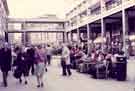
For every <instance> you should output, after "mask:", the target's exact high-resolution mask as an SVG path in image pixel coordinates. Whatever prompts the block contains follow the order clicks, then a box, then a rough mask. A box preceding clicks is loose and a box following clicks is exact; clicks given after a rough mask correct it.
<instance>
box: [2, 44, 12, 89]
mask: <svg viewBox="0 0 135 91" xmlns="http://www.w3.org/2000/svg"><path fill="white" fill-rule="evenodd" d="M11 60H12V58H11V49H10V48H8V44H7V43H5V45H4V48H2V49H1V50H0V68H1V71H2V76H3V84H4V86H5V87H7V76H8V72H9V71H10V70H11V63H12V62H11Z"/></svg>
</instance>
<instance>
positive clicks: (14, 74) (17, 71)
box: [13, 68, 22, 79]
mask: <svg viewBox="0 0 135 91" xmlns="http://www.w3.org/2000/svg"><path fill="white" fill-rule="evenodd" d="M21 75H22V72H21V70H19V69H18V68H16V69H15V71H14V73H13V76H14V77H15V78H16V79H19V78H20V77H21Z"/></svg>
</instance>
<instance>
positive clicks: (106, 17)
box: [66, 0, 135, 53]
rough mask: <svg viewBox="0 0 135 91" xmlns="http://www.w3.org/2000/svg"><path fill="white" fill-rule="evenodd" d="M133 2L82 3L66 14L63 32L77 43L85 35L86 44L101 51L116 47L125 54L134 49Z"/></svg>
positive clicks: (93, 0) (100, 0)
mask: <svg viewBox="0 0 135 91" xmlns="http://www.w3.org/2000/svg"><path fill="white" fill-rule="evenodd" d="M134 14H135V0H84V1H82V2H81V3H80V4H78V5H77V6H76V7H75V8H73V9H72V10H71V11H70V12H68V13H67V14H66V17H67V19H68V22H66V31H67V35H69V37H71V38H68V39H69V40H71V41H73V37H74V36H73V33H76V36H77V38H78V42H80V41H81V39H82V38H80V35H81V34H85V35H86V33H87V44H88V45H89V44H91V43H95V44H99V45H100V46H101V49H102V50H104V49H107V48H106V47H108V49H110V48H109V47H111V48H113V47H116V46H119V47H118V48H119V49H122V50H123V51H125V52H126V53H127V50H128V49H129V47H130V46H132V49H135V45H134V44H135V41H134V40H135V37H133V36H135V32H134V31H135V27H134V26H135V16H134Z"/></svg>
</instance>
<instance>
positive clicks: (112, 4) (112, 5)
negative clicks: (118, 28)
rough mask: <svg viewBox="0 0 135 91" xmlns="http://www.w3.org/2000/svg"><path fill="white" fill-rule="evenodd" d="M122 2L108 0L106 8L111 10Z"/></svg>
mask: <svg viewBox="0 0 135 91" xmlns="http://www.w3.org/2000/svg"><path fill="white" fill-rule="evenodd" d="M121 4H122V0H108V1H107V2H106V3H105V6H106V7H105V8H106V10H110V9H112V8H115V7H117V6H119V5H121Z"/></svg>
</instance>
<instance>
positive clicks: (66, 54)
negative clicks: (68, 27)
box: [61, 44, 72, 76]
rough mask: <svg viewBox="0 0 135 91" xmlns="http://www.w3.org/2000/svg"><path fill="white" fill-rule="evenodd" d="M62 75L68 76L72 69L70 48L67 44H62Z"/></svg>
mask: <svg viewBox="0 0 135 91" xmlns="http://www.w3.org/2000/svg"><path fill="white" fill-rule="evenodd" d="M62 47H63V48H62V61H61V64H62V70H63V72H62V75H63V76H66V75H67V73H68V75H69V76H71V74H72V73H71V70H70V50H69V49H70V48H68V47H67V46H66V45H65V44H63V46H62Z"/></svg>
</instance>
